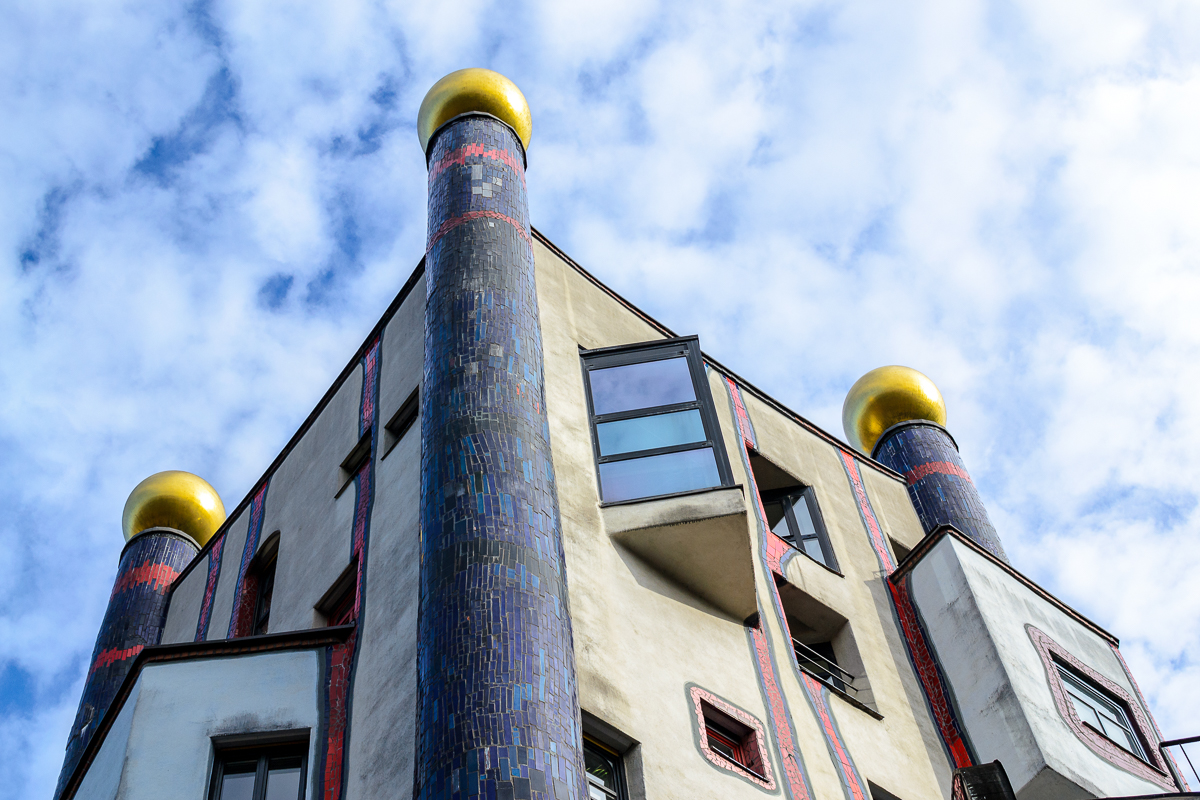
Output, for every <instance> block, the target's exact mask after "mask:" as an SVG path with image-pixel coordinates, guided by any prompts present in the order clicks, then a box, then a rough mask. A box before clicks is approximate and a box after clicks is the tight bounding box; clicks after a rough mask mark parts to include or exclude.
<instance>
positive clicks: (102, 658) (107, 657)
mask: <svg viewBox="0 0 1200 800" xmlns="http://www.w3.org/2000/svg"><path fill="white" fill-rule="evenodd" d="M144 647H145V645H142V644H137V645H134V646H133V647H130V648H127V649H124V650H119V649H117V648H115V647H113V648H109V649H108V650H103V651H101V653H100V655H98V656H96V661H95V662H94V663H93V664H92V668H91V669H89V670H88V675H89V676H90V675H91V674H92V673H93V672H95V671H96V670H98V669H104V668H105V667H107V666H108V665H110V664H115V663H117V662H118V661H124V660H125V659H127V658H133V657H134V656H136V655H137V654H138V653H140V652H142V648H144Z"/></svg>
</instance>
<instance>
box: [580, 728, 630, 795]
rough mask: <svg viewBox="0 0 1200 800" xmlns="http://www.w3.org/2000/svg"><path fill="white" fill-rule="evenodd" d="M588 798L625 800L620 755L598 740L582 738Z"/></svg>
mask: <svg viewBox="0 0 1200 800" xmlns="http://www.w3.org/2000/svg"><path fill="white" fill-rule="evenodd" d="M583 760H584V766H585V768H586V770H587V782H588V800H625V785H624V775H623V771H622V769H621V757H620V756H619V755H617V754H616V753H615V752H614V751H612V750H610V749H608V748H607V747H605V746H604V745H602V744H600V743H599V742H595V741H592V740H591V739H590V738H588V737H584V739H583Z"/></svg>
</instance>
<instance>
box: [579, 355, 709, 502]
mask: <svg viewBox="0 0 1200 800" xmlns="http://www.w3.org/2000/svg"><path fill="white" fill-rule="evenodd" d="M583 366H584V372H585V375H586V380H585V384H586V388H587V397H588V410H589V412H590V414H591V425H592V444H593V448H594V451H595V456H596V464H597V471H598V472H599V476H600V496H601V500H602V501H604V502H606V503H613V502H619V501H622V500H636V499H639V498H643V497H657V496H661V495H669V494H678V493H680V492H688V491H694V490H698V489H708V488H711V487H715V486H731V485H733V480H732V477H731V473H730V471H729V462H728V460H727V458H726V456H725V448H724V445H723V443H722V441H721V436H720V428H719V426H718V424H717V417H716V412H715V411H714V409H713V403H712V395H711V393H710V392H709V390H708V381H707V378H706V376H705V373H704V364H703V362H702V360H701V358H700V343H699V340H698V339H697V338H696V337H694V336H692V337H688V338H684V339H670V340H667V341H666V342H649V343H646V344H640V345H634V346H632V347H621V348H605V349H604V350H592V351H588V352H586V353H585V354H584V355H583Z"/></svg>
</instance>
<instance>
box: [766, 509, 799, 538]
mask: <svg viewBox="0 0 1200 800" xmlns="http://www.w3.org/2000/svg"><path fill="white" fill-rule="evenodd" d="M763 510H764V511H766V512H767V524H768V525H770V526H771V532H772V533H774V534H775V535H776V536H778V537H779V538H780V539H783V540H784V541H787V542H790V541H792V528H791V526H790V525H789V524H788V519H787V514H786V513H784V506H783V503H767V504H766V505H764V506H763Z"/></svg>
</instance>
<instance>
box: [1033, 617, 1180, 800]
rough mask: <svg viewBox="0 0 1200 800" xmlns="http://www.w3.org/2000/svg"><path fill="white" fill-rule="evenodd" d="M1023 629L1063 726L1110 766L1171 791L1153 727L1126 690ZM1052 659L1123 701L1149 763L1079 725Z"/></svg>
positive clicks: (1043, 636)
mask: <svg viewBox="0 0 1200 800" xmlns="http://www.w3.org/2000/svg"><path fill="white" fill-rule="evenodd" d="M1025 631H1026V632H1027V633H1028V634H1029V638H1030V640H1032V641H1033V646H1034V647H1035V648H1037V651H1038V656H1040V657H1041V659H1042V666H1043V667H1044V668H1045V670H1046V677H1047V679H1048V680H1049V683H1050V693H1051V694H1052V695H1054V705H1055V706H1056V707H1057V708H1058V713H1059V716H1061V717H1062V718H1063V721H1065V722H1066V723H1067V727H1069V728H1070V729H1071V730H1072V731H1073V732H1074V733H1075V735H1076V736H1077V737H1078V738H1079V740H1080V741H1081V742H1083V743H1084V744H1086V745H1087V746H1088V749H1090V750H1091V751H1092V752H1093V753H1095V754H1096V755H1098V756H1100V757H1101V758H1103V759H1104V760H1105V761H1107V762H1108V763H1110V764H1112V765H1113V766H1114V767H1118V768H1120V769H1123V770H1125V771H1126V772H1129V773H1131V774H1133V775H1136V776H1137V777H1139V778H1141V779H1142V780H1145V781H1149V782H1150V783H1153V784H1155V785H1156V786H1160V787H1162V788H1163V789H1165V790H1167V791H1169V792H1171V791H1175V790H1176V789H1177V788H1178V787H1176V786H1175V782H1174V781H1173V780H1172V779H1171V778H1170V777H1169V774H1170V770H1168V769H1167V764H1166V762H1165V761H1163V758H1162V755H1161V754H1160V753H1158V752H1157V751H1156V750H1155V749H1154V748H1153V746H1154V745H1155V744H1157V743H1158V741H1160V740H1159V739H1156V738H1155V736H1154V734H1153V730H1154V729H1153V728H1152V726H1151V724H1150V721H1149V720H1148V719H1147V718H1146V714H1145V713H1144V712H1143V711H1142V708H1141V706H1140V705H1139V704H1138V703H1137V702H1136V701H1135V700H1134V699H1133V698H1132V697H1130V696H1129V692H1127V691H1125V689H1124V688H1122V687H1121V686H1120V685H1119V684H1116V683H1114V682H1113V681H1111V680H1109V679H1108V678H1106V677H1104V676H1103V675H1101V674H1100V673H1098V672H1096V671H1095V670H1093V669H1092V668H1091V667H1089V666H1088V665H1086V664H1084V663H1083V662H1082V661H1080V660H1079V659H1077V658H1075V656H1073V655H1071V654H1070V653H1069V652H1067V650H1066V649H1065V648H1064V647H1063V646H1062V645H1060V644H1059V643H1058V642H1056V641H1054V640H1053V639H1051V638H1050V637H1049V636H1048V635H1047V634H1045V633H1043V632H1042V631H1040V630H1038V629H1037V628H1035V627H1034V626H1033V625H1029V624H1026V625H1025ZM1055 659H1058V660H1059V661H1062V662H1063V663H1065V664H1066V665H1067V666H1069V667H1071V668H1072V669H1074V670H1075V671H1076V672H1079V673H1081V674H1082V675H1084V676H1086V677H1087V678H1088V679H1089V680H1091V681H1093V682H1095V683H1096V684H1099V685H1100V686H1102V687H1103V688H1104V689H1105V690H1106V691H1107V692H1109V693H1110V694H1112V695H1114V696H1116V697H1117V698H1118V699H1120V700H1121V702H1123V703H1124V704H1125V708H1126V711H1128V712H1129V715H1130V718H1131V721H1132V722H1133V725H1134V727H1135V728H1137V729H1138V733H1139V734H1140V736H1141V739H1142V744H1143V745H1144V746H1146V747H1145V749H1146V751H1147V752H1146V755H1147V756H1149V757H1150V758H1151V759H1153V761H1154V764H1153V766H1151V765H1150V764H1147V763H1146V762H1145V761H1142V760H1141V759H1140V758H1138V757H1137V756H1135V755H1133V754H1132V753H1130V752H1129V751H1127V750H1125V749H1124V748H1122V747H1119V746H1118V745H1117V744H1116V743H1115V742H1113V741H1112V740H1110V739H1109V738H1108V737H1107V736H1104V735H1103V734H1101V733H1100V732H1099V731H1097V730H1094V729H1093V728H1091V727H1089V726H1087V725H1084V724H1083V721H1082V720H1080V719H1079V714H1078V713H1077V712H1076V711H1075V704H1074V703H1072V702H1071V700H1070V698H1068V697H1067V692H1066V688H1065V687H1064V686H1063V685H1062V679H1061V678H1059V676H1058V667H1057V666H1056V665H1055V663H1054V660H1055Z"/></svg>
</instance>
